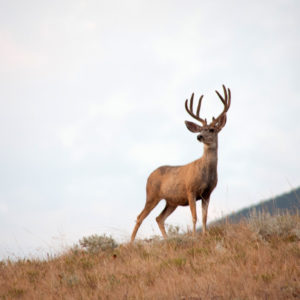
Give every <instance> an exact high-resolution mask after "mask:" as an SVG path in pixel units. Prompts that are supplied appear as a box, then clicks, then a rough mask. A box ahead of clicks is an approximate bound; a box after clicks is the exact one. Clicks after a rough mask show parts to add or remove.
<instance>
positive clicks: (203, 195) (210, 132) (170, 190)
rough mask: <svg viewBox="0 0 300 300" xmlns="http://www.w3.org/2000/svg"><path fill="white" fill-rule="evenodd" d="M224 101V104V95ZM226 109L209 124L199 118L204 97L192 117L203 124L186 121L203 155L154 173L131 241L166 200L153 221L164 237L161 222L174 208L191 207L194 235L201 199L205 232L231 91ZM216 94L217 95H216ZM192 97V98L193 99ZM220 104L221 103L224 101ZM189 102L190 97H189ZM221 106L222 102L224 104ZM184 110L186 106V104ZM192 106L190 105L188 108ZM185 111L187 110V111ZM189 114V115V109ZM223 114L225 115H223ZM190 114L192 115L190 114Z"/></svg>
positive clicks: (149, 179) (162, 168)
mask: <svg viewBox="0 0 300 300" xmlns="http://www.w3.org/2000/svg"><path fill="white" fill-rule="evenodd" d="M223 89H224V93H225V100H224V99H223V98H222V97H221V96H219V97H221V99H222V100H223V101H225V102H226V101H227V94H226V92H225V88H224V86H223ZM228 91H229V100H228V103H227V107H226V105H225V104H224V106H225V108H226V111H225V109H224V111H223V113H222V114H221V115H220V116H219V117H218V118H217V119H213V122H212V123H211V124H209V125H207V124H206V120H205V121H204V120H203V119H200V117H199V112H200V105H201V100H202V98H203V96H202V97H201V98H200V100H199V103H200V105H199V104H198V110H197V111H198V114H197V116H196V115H193V117H195V118H197V117H198V118H197V119H198V120H199V121H201V122H202V123H203V126H199V125H197V124H195V123H192V122H188V121H186V122H185V123H186V126H187V128H188V129H189V130H190V131H192V132H200V134H199V135H198V136H197V139H198V140H199V141H201V142H203V143H204V153H203V155H202V157H201V158H200V159H197V160H195V161H193V162H191V163H189V164H187V165H184V166H162V167H159V168H157V169H156V170H154V171H153V172H152V173H151V174H150V176H149V177H148V180H147V186H146V192H147V199H146V204H145V207H144V209H143V210H142V212H141V213H140V214H139V216H138V217H137V222H136V225H135V228H134V230H133V232H132V235H131V241H133V240H134V239H135V236H136V233H137V231H138V229H139V227H140V225H141V223H142V222H143V220H144V219H145V218H146V217H147V216H148V214H149V213H150V212H151V210H152V209H153V208H154V207H155V206H156V205H157V204H158V203H159V202H160V201H161V200H162V199H165V200H166V206H165V208H164V209H163V211H162V212H161V214H160V215H159V216H158V217H157V218H156V221H157V223H158V226H159V228H160V231H161V233H162V235H163V237H165V238H166V237H167V234H166V231H165V227H164V222H165V220H166V218H167V217H168V216H169V215H170V214H171V213H172V212H173V211H174V210H175V209H176V207H177V206H187V205H189V206H190V209H191V213H192V218H193V233H194V234H195V232H196V222H197V213H196V201H197V200H202V223H203V233H205V232H206V221H207V209H208V204H209V200H210V195H211V193H212V191H213V190H214V188H215V187H216V185H217V182H218V174H217V163H218V133H219V132H220V130H221V129H222V127H224V125H225V123H226V112H227V110H228V108H229V106H230V90H228ZM218 95H219V94H218ZM192 97H193V96H192ZM223 101H222V102H223ZM191 103H192V104H193V102H192V98H191ZM223 103H224V102H223ZM186 107H187V104H186ZM191 107H192V106H191ZM187 110H188V109H187ZM188 112H189V113H190V112H192V109H191V111H189V110H188ZM224 112H225V113H224ZM190 114H191V113H190Z"/></svg>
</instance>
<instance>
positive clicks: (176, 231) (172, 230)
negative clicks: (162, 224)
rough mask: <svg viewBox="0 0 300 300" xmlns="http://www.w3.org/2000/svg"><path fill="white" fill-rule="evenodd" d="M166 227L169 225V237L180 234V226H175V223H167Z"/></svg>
mask: <svg viewBox="0 0 300 300" xmlns="http://www.w3.org/2000/svg"><path fill="white" fill-rule="evenodd" d="M166 227H167V234H168V236H169V237H171V236H177V235H179V231H180V227H179V226H174V225H169V224H167V225H166Z"/></svg>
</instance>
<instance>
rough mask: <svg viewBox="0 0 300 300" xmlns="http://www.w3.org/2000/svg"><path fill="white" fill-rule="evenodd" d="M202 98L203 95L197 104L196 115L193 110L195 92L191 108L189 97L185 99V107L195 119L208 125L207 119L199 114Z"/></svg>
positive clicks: (191, 100)
mask: <svg viewBox="0 0 300 300" xmlns="http://www.w3.org/2000/svg"><path fill="white" fill-rule="evenodd" d="M202 98H203V95H202V96H201V97H200V99H199V101H198V106H197V112H196V115H195V114H194V112H193V102H194V93H193V94H192V96H191V99H190V108H188V99H186V100H185V109H186V111H187V112H188V114H189V115H190V116H192V117H193V118H194V119H196V120H198V121H200V122H201V123H202V125H203V126H206V125H207V121H206V119H202V118H200V116H199V114H200V108H201V102H202Z"/></svg>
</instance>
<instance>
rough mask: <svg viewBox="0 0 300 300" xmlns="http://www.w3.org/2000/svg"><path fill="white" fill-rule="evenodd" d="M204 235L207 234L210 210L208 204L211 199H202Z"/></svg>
mask: <svg viewBox="0 0 300 300" xmlns="http://www.w3.org/2000/svg"><path fill="white" fill-rule="evenodd" d="M201 202H202V233H203V234H205V233H206V221H207V210H208V204H209V198H208V199H202V201H201Z"/></svg>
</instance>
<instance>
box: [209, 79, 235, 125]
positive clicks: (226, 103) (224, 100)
mask: <svg viewBox="0 0 300 300" xmlns="http://www.w3.org/2000/svg"><path fill="white" fill-rule="evenodd" d="M222 87H223V91H224V98H223V97H222V96H221V94H220V93H219V92H218V91H216V93H217V95H218V96H219V98H220V100H221V101H222V103H223V105H224V109H223V111H222V113H221V114H220V115H219V116H218V117H217V118H213V120H212V122H211V125H213V126H215V125H216V126H218V123H219V121H220V120H221V119H223V122H221V123H223V126H224V125H225V123H226V112H227V111H228V109H229V107H230V104H231V91H230V89H229V88H228V89H226V87H225V85H224V84H223V85H222ZM224 118H225V119H224Z"/></svg>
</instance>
